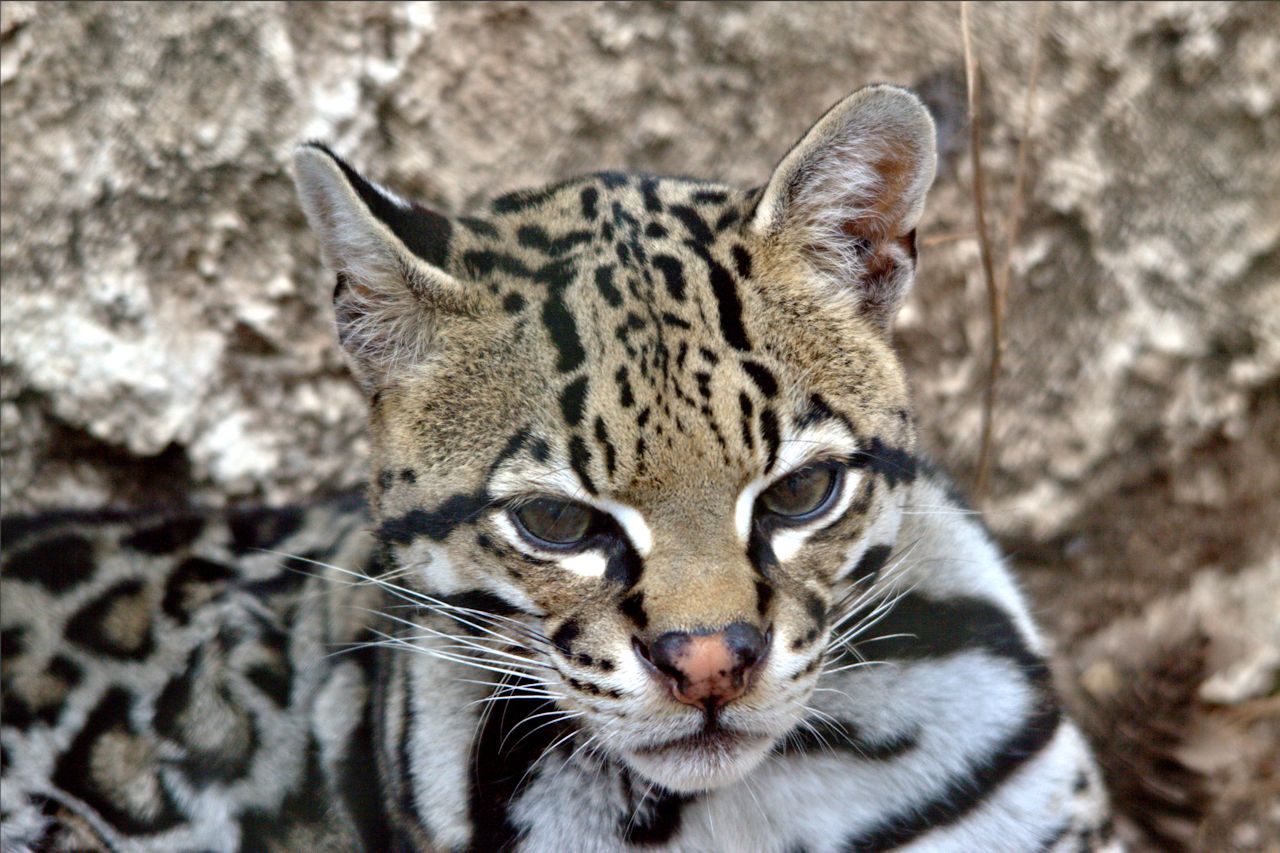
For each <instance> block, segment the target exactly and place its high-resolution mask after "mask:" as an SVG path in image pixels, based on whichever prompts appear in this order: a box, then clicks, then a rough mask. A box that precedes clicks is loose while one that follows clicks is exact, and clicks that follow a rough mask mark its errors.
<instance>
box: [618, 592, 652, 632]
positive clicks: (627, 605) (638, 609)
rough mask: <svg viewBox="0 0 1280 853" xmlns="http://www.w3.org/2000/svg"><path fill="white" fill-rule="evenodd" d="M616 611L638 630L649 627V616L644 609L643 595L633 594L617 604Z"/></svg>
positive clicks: (640, 593)
mask: <svg viewBox="0 0 1280 853" xmlns="http://www.w3.org/2000/svg"><path fill="white" fill-rule="evenodd" d="M618 610H619V611H620V612H621V613H622V615H623V616H625V617H627V618H628V619H630V620H631V624H633V625H635V626H636V628H637V629H638V630H641V631H643V630H644V629H645V628H647V627H649V614H648V613H646V612H645V609H644V593H643V592H633V593H631V594H630V595H628V596H627V597H626V598H624V599H622V601H621V602H620V603H619V604H618Z"/></svg>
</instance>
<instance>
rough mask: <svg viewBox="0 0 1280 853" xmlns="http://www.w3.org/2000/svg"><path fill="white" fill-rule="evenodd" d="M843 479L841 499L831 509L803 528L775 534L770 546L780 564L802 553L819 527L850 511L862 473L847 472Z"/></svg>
mask: <svg viewBox="0 0 1280 853" xmlns="http://www.w3.org/2000/svg"><path fill="white" fill-rule="evenodd" d="M841 479H842V480H843V482H842V483H841V485H840V497H839V498H838V499H837V501H836V503H835V505H834V506H832V507H831V509H829V510H827V511H826V512H824V513H823V514H822V515H821V516H819V517H818V518H815V519H814V520H813V521H811V522H809V523H808V524H806V525H804V526H803V527H783V528H781V529H779V530H778V531H777V532H775V533H774V534H773V539H771V540H770V542H769V544H771V545H772V546H773V554H774V556H775V557H777V558H778V560H779V562H783V563H785V562H787V561H788V560H790V559H791V558H792V557H794V556H795V555H796V554H798V553H800V548H801V547H802V546H803V545H804V543H805V542H806V541H808V539H809V536H810V535H812V534H813V532H814V531H815V530H817V529H818V527H819V526H821V525H822V524H823V523H825V522H828V521H830V520H831V519H835V518H839V517H840V516H842V515H844V514H845V513H846V512H847V511H848V510H849V504H851V503H853V496H854V495H856V494H857V493H858V484H859V483H861V482H862V476H861V472H859V471H853V470H849V471H846V472H845V475H844V477H842V478H841Z"/></svg>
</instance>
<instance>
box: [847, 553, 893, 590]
mask: <svg viewBox="0 0 1280 853" xmlns="http://www.w3.org/2000/svg"><path fill="white" fill-rule="evenodd" d="M892 553H893V546H892V545H872V546H871V547H869V548H867V551H866V553H865V554H863V555H862V559H861V560H859V561H858V565H857V566H855V567H854V569H853V572H852V573H851V574H850V575H849V579H850V580H852V581H854V582H870V581H873V580H875V579H876V576H877V575H879V574H880V570H881V569H883V568H884V564H885V563H887V562H888V561H889V555H890V554H892Z"/></svg>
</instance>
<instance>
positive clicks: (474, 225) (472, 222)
mask: <svg viewBox="0 0 1280 853" xmlns="http://www.w3.org/2000/svg"><path fill="white" fill-rule="evenodd" d="M458 222H459V223H460V224H461V225H462V226H463V227H465V228H466V229H467V230H469V231H470V232H471V233H473V234H478V235H480V236H481V237H489V238H495V237H497V236H498V229H497V228H495V227H494V226H493V223H491V222H487V221H485V220H483V219H477V218H476V217H474V216H460V217H458Z"/></svg>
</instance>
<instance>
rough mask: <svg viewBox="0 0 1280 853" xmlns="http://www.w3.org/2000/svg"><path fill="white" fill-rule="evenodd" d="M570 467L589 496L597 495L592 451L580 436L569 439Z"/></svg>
mask: <svg viewBox="0 0 1280 853" xmlns="http://www.w3.org/2000/svg"><path fill="white" fill-rule="evenodd" d="M569 467H570V468H572V469H573V471H574V473H575V474H577V475H578V479H579V480H581V481H582V488H584V489H586V490H587V494H589V495H594V494H596V493H597V491H596V484H595V481H594V480H592V479H591V471H590V467H591V450H590V449H588V447H587V443H586V442H585V441H583V440H582V436H580V435H575V436H574V437H573V438H571V439H569Z"/></svg>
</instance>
